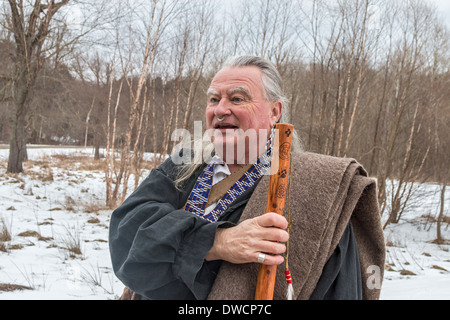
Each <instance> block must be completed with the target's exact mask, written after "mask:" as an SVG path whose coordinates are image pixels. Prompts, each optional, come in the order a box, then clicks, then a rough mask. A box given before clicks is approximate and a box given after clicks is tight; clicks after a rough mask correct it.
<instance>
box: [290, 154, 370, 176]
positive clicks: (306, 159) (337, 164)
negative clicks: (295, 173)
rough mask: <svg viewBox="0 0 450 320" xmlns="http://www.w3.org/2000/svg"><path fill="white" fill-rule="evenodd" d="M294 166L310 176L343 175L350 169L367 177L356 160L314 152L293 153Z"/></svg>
mask: <svg viewBox="0 0 450 320" xmlns="http://www.w3.org/2000/svg"><path fill="white" fill-rule="evenodd" d="M291 161H292V165H293V166H294V167H295V168H296V169H299V170H300V171H303V172H305V171H306V172H308V174H310V175H315V176H316V177H319V176H325V177H326V176H329V175H342V174H344V173H345V172H347V171H348V170H349V169H350V170H351V171H353V172H358V173H359V174H362V175H363V176H365V175H367V172H366V170H365V169H364V167H363V166H362V165H361V164H360V163H359V162H358V161H357V160H355V159H354V158H347V157H336V156H330V155H325V154H320V153H314V152H306V151H302V152H293V153H292V157H291Z"/></svg>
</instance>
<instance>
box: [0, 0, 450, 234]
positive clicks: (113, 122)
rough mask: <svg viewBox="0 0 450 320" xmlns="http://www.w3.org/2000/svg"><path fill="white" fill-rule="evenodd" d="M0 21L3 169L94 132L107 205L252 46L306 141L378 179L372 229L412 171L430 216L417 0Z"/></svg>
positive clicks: (425, 15)
mask: <svg viewBox="0 0 450 320" xmlns="http://www.w3.org/2000/svg"><path fill="white" fill-rule="evenodd" d="M0 26H1V30H0V64H1V66H2V68H1V69H0V143H3V144H6V145H9V149H10V153H9V160H8V168H7V172H8V173H9V174H14V173H19V172H22V171H23V166H22V164H23V162H24V161H26V159H27V152H26V147H27V144H53V145H56V144H65V145H79V146H93V147H94V148H95V150H96V156H97V157H98V158H101V159H103V161H104V170H105V178H106V179H105V181H106V186H105V187H106V204H105V205H106V206H108V207H109V208H114V207H116V206H117V205H118V204H120V203H121V202H122V201H123V199H124V197H125V196H126V195H127V192H129V190H128V188H129V179H134V180H135V186H136V185H137V183H138V181H139V179H138V178H139V177H140V173H141V171H142V169H143V167H144V166H147V165H148V163H146V162H145V161H144V160H143V155H144V153H146V152H152V153H154V154H157V155H158V156H157V157H154V158H153V163H152V164H151V165H152V166H156V165H157V164H158V163H159V162H160V161H162V160H163V159H164V158H165V157H166V155H168V154H170V153H171V151H172V148H173V147H174V145H175V144H177V143H178V142H179V141H174V139H171V135H172V132H174V131H175V129H188V130H193V124H194V121H204V108H205V105H206V96H205V92H206V89H207V87H208V85H209V82H210V81H211V78H212V77H213V75H214V74H215V72H216V71H217V70H218V68H219V67H220V65H221V63H222V62H223V61H224V60H225V59H226V58H227V57H229V56H233V55H240V54H254V55H259V56H263V57H265V58H267V59H270V60H271V61H272V62H273V63H275V64H276V66H277V68H278V70H279V71H280V73H281V75H282V77H283V79H284V85H285V87H284V90H285V93H286V95H287V97H288V98H289V101H290V107H291V112H290V121H291V123H293V124H294V125H295V128H296V129H297V131H298V133H299V135H300V137H301V139H302V142H303V147H304V149H305V150H307V151H312V152H318V153H322V154H328V155H333V156H341V157H353V158H356V159H358V161H360V162H361V163H362V164H363V165H364V167H365V168H366V169H367V171H368V173H369V175H371V176H373V177H376V178H377V181H378V187H379V202H380V207H381V210H382V214H383V217H384V219H383V221H384V226H385V227H386V226H387V225H389V224H390V223H397V222H398V221H399V219H400V217H401V215H402V214H403V212H404V211H405V209H406V208H407V207H408V202H409V200H410V199H411V195H412V194H413V193H414V190H415V186H416V185H417V184H419V183H423V182H428V183H437V184H439V185H440V190H441V194H442V197H441V203H440V207H441V210H440V212H439V216H438V228H439V226H440V223H441V222H442V220H443V218H444V200H445V199H444V194H445V189H446V186H447V184H448V183H449V179H450V166H449V161H448V159H449V154H450V135H449V124H450V90H449V88H450V72H449V66H450V50H449V49H450V48H449V40H450V39H449V37H450V33H449V29H448V28H449V27H448V25H446V23H445V22H444V21H443V20H442V18H441V15H440V12H439V11H438V10H437V8H436V7H435V6H434V5H433V3H432V2H430V1H426V0H407V1H403V0H402V1H399V0H394V1H392V0H338V1H324V0H304V1H301V0H293V1H292V0H289V1H287V0H281V1H272V0H257V1H239V0H229V1H214V0H196V1H186V0H177V1H169V0H152V1H143V0H135V1H133V0H127V1H104V0H100V1H84V0H59V1H55V0H49V1H39V0H36V1H23V0H7V1H6V0H1V1H0ZM389 181H395V183H389ZM387 197H389V199H387ZM387 200H389V201H387ZM437 241H441V242H442V241H444V239H441V237H440V235H439V232H438V234H437Z"/></svg>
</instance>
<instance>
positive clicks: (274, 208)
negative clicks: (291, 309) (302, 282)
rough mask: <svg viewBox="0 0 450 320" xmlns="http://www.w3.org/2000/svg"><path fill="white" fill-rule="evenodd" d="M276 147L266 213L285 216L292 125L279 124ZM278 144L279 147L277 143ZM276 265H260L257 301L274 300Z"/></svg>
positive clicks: (287, 274)
mask: <svg viewBox="0 0 450 320" xmlns="http://www.w3.org/2000/svg"><path fill="white" fill-rule="evenodd" d="M276 132H277V134H278V139H277V138H276V137H275V146H274V147H273V157H272V167H271V170H272V172H271V176H270V182H269V192H268V195H267V206H266V212H267V213H268V212H275V213H277V214H279V215H282V216H283V215H284V208H285V202H286V194H287V193H288V182H289V164H290V157H291V144H292V135H293V132H294V127H293V126H292V125H290V124H284V123H281V124H277V125H276ZM277 142H278V145H276V143H277ZM265 258H266V255H265V254H264V253H261V254H260V255H259V256H258V262H259V263H263V262H264V259H265ZM287 259H288V257H287V256H286V272H285V274H286V281H287V283H288V299H292V294H293V292H292V291H293V290H292V277H291V273H290V271H289V270H288V263H287V261H288V260H287ZM276 271H277V266H276V265H270V266H269V265H263V264H260V266H259V270H258V278H257V282H256V291H255V300H272V299H273V292H274V289H275V276H276Z"/></svg>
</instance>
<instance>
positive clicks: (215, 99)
mask: <svg viewBox="0 0 450 320" xmlns="http://www.w3.org/2000/svg"><path fill="white" fill-rule="evenodd" d="M209 102H211V103H218V102H219V99H217V98H211V99H209Z"/></svg>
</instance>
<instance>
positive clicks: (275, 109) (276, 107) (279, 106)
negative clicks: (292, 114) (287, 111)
mask: <svg viewBox="0 0 450 320" xmlns="http://www.w3.org/2000/svg"><path fill="white" fill-rule="evenodd" d="M271 108H272V109H271V118H272V120H273V124H274V125H275V123H278V122H280V118H281V111H282V110H283V103H282V102H281V101H275V102H273V103H272V107H271Z"/></svg>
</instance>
